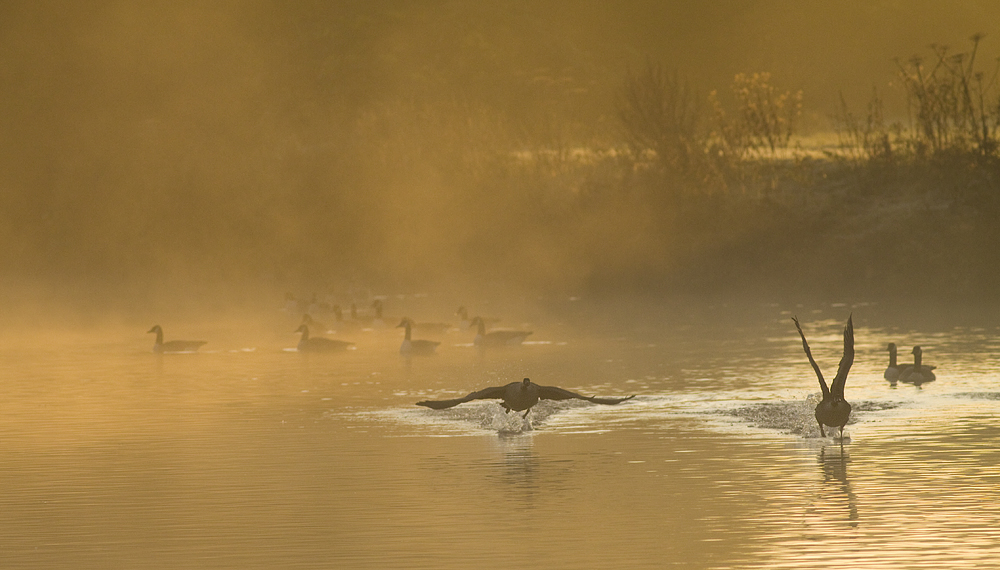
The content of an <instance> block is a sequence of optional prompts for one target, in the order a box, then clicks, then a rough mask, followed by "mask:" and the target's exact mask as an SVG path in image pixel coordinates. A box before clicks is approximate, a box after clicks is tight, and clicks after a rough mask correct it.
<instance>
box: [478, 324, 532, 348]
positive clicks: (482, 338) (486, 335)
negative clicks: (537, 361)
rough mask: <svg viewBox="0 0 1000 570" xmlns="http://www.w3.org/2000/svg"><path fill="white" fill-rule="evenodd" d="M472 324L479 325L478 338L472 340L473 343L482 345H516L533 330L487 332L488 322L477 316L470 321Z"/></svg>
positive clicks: (485, 346)
mask: <svg viewBox="0 0 1000 570" xmlns="http://www.w3.org/2000/svg"><path fill="white" fill-rule="evenodd" d="M470 325H472V326H476V327H478V328H477V330H476V338H475V339H474V340H473V341H472V342H473V344H475V345H476V346H480V347H484V348H487V347H499V346H516V345H518V344H521V343H522V342H524V339H526V338H528V335H530V334H531V331H508V330H502V331H490V332H486V323H485V322H483V319H482V317H475V318H474V319H472V322H471V323H470Z"/></svg>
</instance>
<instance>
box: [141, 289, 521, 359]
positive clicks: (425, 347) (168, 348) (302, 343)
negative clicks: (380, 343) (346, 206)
mask: <svg viewBox="0 0 1000 570" xmlns="http://www.w3.org/2000/svg"><path fill="white" fill-rule="evenodd" d="M372 308H373V309H374V312H373V314H371V315H367V316H362V315H360V314H359V313H358V309H357V305H355V304H352V305H351V320H350V321H347V320H345V319H344V315H343V311H342V310H341V308H340V307H339V306H336V305H334V306H333V307H332V310H331V312H332V313H333V314H334V315H335V317H336V319H337V327H338V328H340V329H343V328H350V327H351V326H354V327H356V328H363V327H378V328H381V327H384V326H385V321H384V318H383V314H382V310H383V306H382V301H380V300H376V301H375V302H374V303H372ZM456 315H458V316H459V317H460V318H461V319H462V321H461V323H460V325H459V328H461V329H469V328H475V329H476V336H475V338H473V341H472V343H473V345H474V346H477V347H481V348H498V347H504V346H516V345H519V344H521V343H523V342H524V341H525V340H526V339H527V338H528V336H530V335H531V333H532V331H523V330H508V329H497V330H491V331H489V332H487V330H486V324H487V323H491V324H495V323H496V322H498V321H499V319H495V318H484V317H478V316H477V317H473V318H472V319H469V313H468V310H467V309H466V308H465V307H459V308H458V311H457V312H456ZM396 328H402V329H404V331H405V332H404V336H403V342H402V343H401V344H400V346H399V352H400V354H402V355H404V356H427V355H431V354H434V353H435V352H436V351H437V347H438V346H439V345H440V344H441V342H440V341H436V340H426V339H415V338H413V331H414V330H421V331H424V332H428V333H436V334H442V333H444V332H446V331H448V330H450V329H451V328H453V327H452V325H450V324H448V323H417V322H416V321H414V320H413V319H411V318H409V317H403V318H402V320H400V322H399V324H398V325H396ZM317 330H318V331H325V330H328V329H327V327H326V325H324V324H323V323H320V322H319V321H317V320H315V319H314V318H313V317H312V316H311V315H310V314H309V313H305V314H303V315H302V324H301V325H299V328H297V329H295V331H294V332H295V333H301V335H302V336H301V337H300V338H299V342H298V345H296V349H297V350H298V351H299V352H337V351H342V350H347V349H348V348H350V347H352V346H354V343H353V342H350V341H346V340H338V339H332V338H326V337H322V336H311V334H310V331H317ZM147 333H155V334H156V340H155V341H154V342H153V352H156V353H159V354H163V353H174V352H195V351H197V350H198V349H199V348H201V346H202V345H204V344H206V341H203V340H170V341H164V340H163V328H162V327H161V326H160V325H154V326H153V328H151V329H149V330H148V331H147Z"/></svg>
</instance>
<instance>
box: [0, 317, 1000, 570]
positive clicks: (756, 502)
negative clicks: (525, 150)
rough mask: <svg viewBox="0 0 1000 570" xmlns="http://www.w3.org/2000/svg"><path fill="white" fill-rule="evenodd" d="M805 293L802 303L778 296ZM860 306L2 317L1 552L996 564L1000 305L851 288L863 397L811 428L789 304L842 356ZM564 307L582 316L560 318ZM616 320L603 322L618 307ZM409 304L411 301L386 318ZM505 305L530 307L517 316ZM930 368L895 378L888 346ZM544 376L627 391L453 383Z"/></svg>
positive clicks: (826, 350)
mask: <svg viewBox="0 0 1000 570" xmlns="http://www.w3.org/2000/svg"><path fill="white" fill-rule="evenodd" d="M786 309H787V310H786ZM849 310H851V309H850V308H847V307H818V308H809V309H803V308H798V309H796V308H791V309H788V308H782V307H764V308H760V309H759V310H757V311H756V312H754V314H753V315H752V316H750V317H747V318H745V319H742V320H741V321H740V322H739V323H731V322H728V321H727V320H725V319H724V318H723V316H724V314H725V311H724V310H723V309H720V308H706V309H705V310H704V312H705V316H706V318H704V319H702V318H700V317H699V313H698V311H690V312H688V313H685V314H682V315H676V316H675V317H676V318H674V319H673V320H671V319H670V315H669V314H664V316H663V319H664V321H670V327H669V329H667V330H657V329H656V328H655V327H654V326H651V324H650V323H653V322H656V319H650V320H648V321H646V324H636V323H633V322H631V321H630V320H629V319H621V320H619V321H602V322H601V324H600V325H599V326H597V325H595V326H581V323H582V322H585V321H586V320H587V318H590V317H593V315H594V314H598V315H599V314H600V311H591V315H590V317H586V318H585V317H582V316H580V318H578V319H574V318H572V310H571V309H568V310H566V311H563V312H562V313H561V315H562V316H561V317H559V318H555V317H538V318H534V319H532V322H531V323H530V326H531V327H532V329H533V330H534V331H535V334H533V335H532V337H531V341H532V343H531V344H527V345H525V346H522V347H519V348H517V349H512V350H504V351H498V352H491V353H485V354H483V353H480V352H479V351H477V350H476V349H474V348H472V347H471V346H469V343H470V342H471V336H470V335H469V334H467V333H458V332H452V333H449V334H447V335H444V336H443V337H441V338H440V339H441V340H442V341H443V344H442V346H441V347H440V349H439V354H438V355H437V356H434V357H428V358H420V359H418V358H414V359H413V360H412V361H407V360H405V359H403V358H402V357H400V355H399V354H398V352H397V349H398V346H399V342H400V340H401V337H402V332H401V330H399V329H391V328H390V329H385V330H374V331H348V332H345V333H343V334H339V335H338V337H341V338H347V339H349V340H355V341H356V342H357V343H358V347H357V350H353V351H349V352H346V353H343V354H333V355H304V354H298V353H296V352H294V351H291V350H288V349H289V348H291V347H294V346H295V342H296V340H297V336H296V335H293V334H291V333H290V332H289V331H291V330H292V329H293V328H294V326H292V325H294V324H296V323H294V322H292V320H289V321H288V322H284V321H281V320H276V322H275V324H274V326H271V325H268V326H266V327H265V326H256V325H248V324H246V323H213V324H209V325H206V324H204V323H196V324H186V325H182V326H181V325H176V324H175V325H174V326H173V327H172V328H171V327H170V326H169V324H168V323H161V324H163V325H164V328H165V329H166V335H167V339H168V340H169V339H171V338H202V339H207V340H209V344H207V345H206V346H205V347H204V348H203V349H202V351H201V352H200V353H198V354H179V355H163V356H157V355H154V354H152V353H151V352H150V348H151V345H152V335H144V334H143V333H144V331H145V330H146V329H148V328H149V326H150V325H151V324H153V323H144V324H143V325H137V326H135V327H132V326H129V327H124V326H122V327H102V328H97V329H93V330H87V331H80V332H78V333H71V334H66V333H62V334H59V335H54V334H53V333H46V334H38V335H34V334H32V335H28V336H25V335H24V333H23V332H13V331H8V332H7V333H5V336H4V339H3V340H4V343H3V348H2V349H0V357H2V362H3V369H4V397H3V399H2V400H0V454H2V464H3V468H2V469H0V561H2V566H3V567H4V568H60V567H67V568H78V569H79V568H102V569H104V568H380V569H383V568H439V569H442V568H443V569H447V568H511V567H514V568H629V569H633V568H668V567H680V568H747V567H767V568H816V567H818V566H819V565H821V564H823V565H831V564H837V565H838V566H839V567H843V568H848V567H850V568H921V567H926V568H942V567H948V568H964V567H967V568H984V567H998V566H1000V562H998V560H1000V467H998V464H1000V450H998V443H1000V426H998V423H997V412H998V409H1000V382H998V379H1000V374H998V373H997V372H996V371H997V370H1000V362H998V354H1000V351H998V348H1000V329H997V328H974V327H971V326H964V325H963V324H962V323H960V322H951V323H947V324H944V325H940V326H938V327H937V328H933V329H931V328H928V329H926V330H896V329H892V328H890V327H889V326H888V325H887V324H886V323H884V322H879V321H877V320H875V319H871V318H869V317H867V316H866V309H865V307H863V306H862V307H854V308H853V310H854V317H855V323H856V336H857V339H858V344H857V359H856V363H855V366H854V368H853V370H852V372H851V376H850V378H849V381H848V385H847V396H848V399H849V400H850V401H851V402H852V403H853V404H854V406H855V408H856V410H858V411H856V413H855V419H856V420H857V421H856V423H854V424H852V425H850V426H849V427H848V430H847V431H848V433H849V435H850V439H849V441H848V442H846V443H845V444H844V445H840V444H839V443H838V442H834V441H833V440H832V439H830V438H827V439H823V438H819V437H818V433H817V430H816V428H815V426H814V422H813V420H812V417H811V413H812V411H811V407H810V405H809V404H808V402H807V398H808V397H809V396H810V395H811V394H813V393H816V392H818V386H817V384H816V380H815V377H814V376H813V374H812V371H811V369H810V368H809V365H808V363H807V361H806V360H805V358H804V356H803V354H802V351H801V345H800V344H799V342H798V339H797V336H796V333H795V329H794V326H792V324H791V321H790V320H789V318H788V317H789V316H790V314H791V313H790V312H789V311H797V312H798V314H799V316H800V318H801V320H802V321H803V326H804V328H805V332H806V334H807V336H808V337H809V340H810V343H811V345H812V348H813V352H814V354H815V356H816V357H817V360H818V361H819V363H820V365H821V366H822V367H823V368H824V370H825V371H826V374H827V375H828V376H832V375H833V374H834V372H835V370H836V366H837V362H838V361H839V358H840V352H841V338H840V328H841V327H842V326H843V322H844V320H846V313H847V312H848V311H849ZM566 315H570V318H568V319H567V318H564V317H566ZM609 322H610V324H609ZM393 324H394V323H393ZM512 324H516V325H520V323H519V322H516V321H515V322H514V323H512ZM889 341H894V342H896V343H897V344H899V345H900V347H901V350H900V352H901V360H909V358H910V356H909V354H908V352H909V347H912V346H913V345H914V344H920V345H921V346H922V347H923V349H924V359H925V362H926V363H929V364H935V365H937V366H938V370H937V372H938V380H937V381H936V382H933V383H930V384H926V385H924V386H922V387H920V388H915V387H913V386H907V385H899V386H896V387H890V386H889V385H888V384H887V383H886V382H885V381H884V380H883V379H882V377H881V374H882V370H883V369H884V367H885V360H886V353H885V351H884V347H885V344H886V343H887V342H889ZM524 376H530V377H531V378H532V379H534V380H536V381H537V382H539V383H542V384H550V385H558V386H563V387H566V388H570V389H574V390H577V391H581V392H584V393H586V394H598V395H606V396H616V395H624V394H631V393H636V394H639V396H638V397H637V398H636V399H634V400H632V401H630V402H627V403H625V404H622V405H620V406H596V405H591V404H588V403H584V402H568V403H566V402H559V403H555V404H553V403H543V404H541V405H539V406H538V407H536V408H535V411H533V412H532V415H531V417H530V424H529V423H527V422H524V421H522V420H520V418H516V417H514V416H505V415H504V414H503V413H502V412H501V411H500V408H499V407H498V406H496V405H495V404H493V403H489V402H477V403H472V404H466V405H463V406H460V407H457V408H453V409H451V410H445V411H433V410H428V409H425V408H420V407H417V406H414V405H413V403H414V402H415V401H417V400H420V399H424V398H427V397H442V398H443V397H455V396H456V395H461V394H465V393H467V392H469V391H472V390H475V389H478V388H481V387H483V386H486V385H495V384H501V383H506V382H511V381H516V380H519V379H521V378H522V377H524Z"/></svg>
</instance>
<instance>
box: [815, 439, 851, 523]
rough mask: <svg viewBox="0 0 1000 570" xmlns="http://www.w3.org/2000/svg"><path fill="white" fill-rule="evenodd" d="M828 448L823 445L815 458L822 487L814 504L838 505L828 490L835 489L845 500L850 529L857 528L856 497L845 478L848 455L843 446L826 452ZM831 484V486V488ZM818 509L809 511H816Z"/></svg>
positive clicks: (848, 461)
mask: <svg viewBox="0 0 1000 570" xmlns="http://www.w3.org/2000/svg"><path fill="white" fill-rule="evenodd" d="M827 448H828V446H826V445H824V446H823V447H821V448H820V450H819V455H817V456H816V462H817V463H818V464H819V466H820V470H821V471H822V473H823V485H822V487H821V489H820V491H819V492H818V493H817V494H816V498H815V501H814V502H815V503H817V504H820V505H823V506H824V508H825V507H826V506H830V507H832V506H833V505H836V504H838V503H839V502H840V501H837V498H836V497H835V496H831V495H830V494H829V490H830V489H831V488H832V489H835V490H836V491H837V492H838V493H839V494H841V495H843V498H844V499H846V500H847V521H848V524H850V526H851V527H852V528H857V526H858V497H857V495H855V494H854V490H853V489H852V488H851V482H850V479H849V478H848V476H847V464H848V463H850V455H849V454H848V453H847V451H845V450H844V448H843V446H838V447H833V448H832V450H831V451H829V452H828V451H827ZM831 484H832V486H831ZM817 510H819V509H818V508H814V509H810V511H814V512H815V511H817Z"/></svg>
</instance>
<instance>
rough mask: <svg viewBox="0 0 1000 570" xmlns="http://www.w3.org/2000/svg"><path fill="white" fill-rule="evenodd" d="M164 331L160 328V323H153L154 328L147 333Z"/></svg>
mask: <svg viewBox="0 0 1000 570" xmlns="http://www.w3.org/2000/svg"><path fill="white" fill-rule="evenodd" d="M162 332H163V329H162V328H160V325H153V328H151V329H149V330H148V331H146V334H149V333H162Z"/></svg>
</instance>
